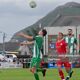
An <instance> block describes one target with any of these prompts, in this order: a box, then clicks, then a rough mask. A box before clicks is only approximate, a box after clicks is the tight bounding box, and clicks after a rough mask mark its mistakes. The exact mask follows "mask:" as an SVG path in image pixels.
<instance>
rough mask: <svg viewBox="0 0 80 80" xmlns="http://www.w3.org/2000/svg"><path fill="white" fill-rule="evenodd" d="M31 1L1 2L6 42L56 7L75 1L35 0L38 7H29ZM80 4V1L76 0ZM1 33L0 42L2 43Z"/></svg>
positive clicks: (1, 25)
mask: <svg viewBox="0 0 80 80" xmlns="http://www.w3.org/2000/svg"><path fill="white" fill-rule="evenodd" d="M30 1H31V0H0V31H1V32H5V33H6V34H7V35H6V41H7V40H9V39H10V38H11V36H12V35H13V34H14V33H16V32H17V31H19V30H22V29H24V28H25V27H27V26H29V25H32V24H33V23H35V22H36V21H38V20H39V19H40V18H42V17H43V16H45V15H46V14H48V13H49V12H50V11H52V10H54V8H55V7H57V6H59V5H63V4H65V3H66V2H71V1H75V0H34V1H36V3H37V7H36V8H34V9H32V8H30V6H29V2H30ZM76 2H80V0H76ZM2 35H3V33H0V42H2Z"/></svg>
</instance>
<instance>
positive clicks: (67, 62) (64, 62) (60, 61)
mask: <svg viewBox="0 0 80 80" xmlns="http://www.w3.org/2000/svg"><path fill="white" fill-rule="evenodd" d="M62 65H64V67H65V68H68V67H69V68H70V67H71V64H70V63H69V61H62V60H58V61H57V66H59V67H61V66H62Z"/></svg>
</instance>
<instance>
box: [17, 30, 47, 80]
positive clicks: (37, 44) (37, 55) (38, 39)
mask: <svg viewBox="0 0 80 80" xmlns="http://www.w3.org/2000/svg"><path fill="white" fill-rule="evenodd" d="M46 34H47V31H46V30H45V29H43V30H40V31H39V33H38V35H37V36H35V37H33V36H29V35H27V34H23V33H19V34H18V35H19V36H22V37H25V38H27V39H32V40H33V41H32V42H27V43H24V44H32V43H34V47H33V57H32V59H31V64H30V71H31V72H32V73H33V74H34V77H35V80H39V76H38V73H37V72H39V71H42V73H43V70H44V69H40V63H41V60H42V53H41V48H42V45H43V40H44V39H43V37H44V36H46ZM38 69H39V70H38ZM44 71H45V70H44ZM43 76H44V73H43Z"/></svg>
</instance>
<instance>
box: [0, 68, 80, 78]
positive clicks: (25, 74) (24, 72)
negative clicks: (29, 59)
mask: <svg viewBox="0 0 80 80" xmlns="http://www.w3.org/2000/svg"><path fill="white" fill-rule="evenodd" d="M63 71H64V73H65V76H66V75H67V74H66V72H65V70H64V69H63ZM73 71H74V73H73V76H72V78H71V79H70V80H80V68H75V69H73ZM39 77H40V80H43V77H42V74H41V73H39ZM0 80H35V79H34V76H33V74H32V73H31V72H30V71H29V69H0ZM45 80H61V79H60V77H59V76H58V71H57V69H48V70H47V74H46V77H45Z"/></svg>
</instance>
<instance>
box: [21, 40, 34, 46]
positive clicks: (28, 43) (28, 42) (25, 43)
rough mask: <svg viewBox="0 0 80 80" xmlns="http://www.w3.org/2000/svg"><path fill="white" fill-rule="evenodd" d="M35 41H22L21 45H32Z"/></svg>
mask: <svg viewBox="0 0 80 80" xmlns="http://www.w3.org/2000/svg"><path fill="white" fill-rule="evenodd" d="M33 43H34V41H27V42H22V43H20V45H30V44H33Z"/></svg>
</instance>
